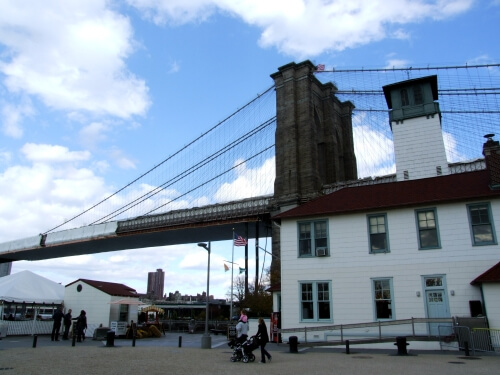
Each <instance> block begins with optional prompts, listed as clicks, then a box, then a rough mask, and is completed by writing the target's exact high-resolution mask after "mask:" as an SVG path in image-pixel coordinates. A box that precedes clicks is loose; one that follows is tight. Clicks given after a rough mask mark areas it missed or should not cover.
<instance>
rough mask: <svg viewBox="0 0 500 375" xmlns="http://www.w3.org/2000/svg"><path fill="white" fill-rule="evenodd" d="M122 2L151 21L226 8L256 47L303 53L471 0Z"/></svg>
mask: <svg viewBox="0 0 500 375" xmlns="http://www.w3.org/2000/svg"><path fill="white" fill-rule="evenodd" d="M128 3H129V4H131V5H133V6H135V7H136V8H138V9H139V10H141V11H142V12H143V14H144V15H145V17H146V18H148V19H151V20H152V21H153V22H155V23H157V24H182V23H186V22H203V21H205V20H207V19H208V18H209V17H210V16H211V15H213V14H214V13H216V12H218V11H219V12H223V13H229V14H231V15H232V16H234V17H238V18H241V19H242V20H243V21H244V22H246V23H248V24H250V25H254V26H257V27H259V28H260V29H261V30H262V33H261V36H260V40H259V44H260V45H261V46H262V47H264V48H267V47H273V48H277V49H278V50H279V51H281V52H283V53H285V54H287V55H291V56H294V57H298V58H305V57H310V56H316V55H319V54H321V53H323V52H327V51H342V50H344V49H346V48H354V47H357V46H360V45H364V44H367V43H370V42H374V41H378V40H381V39H384V38H387V37H392V38H405V39H406V38H408V37H409V36H408V34H407V33H406V32H405V31H404V29H403V28H402V27H401V25H404V24H406V23H414V22H420V21H422V20H424V19H435V20H439V19H445V18H447V17H451V16H454V15H456V14H460V13H463V12H465V11H467V10H468V9H469V8H470V7H471V6H472V4H473V0H434V1H428V0H281V1H268V0H196V1H184V0H128ZM311 25H314V26H311ZM393 28H396V29H395V30H392V29H393Z"/></svg>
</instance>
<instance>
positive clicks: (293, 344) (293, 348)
mask: <svg viewBox="0 0 500 375" xmlns="http://www.w3.org/2000/svg"><path fill="white" fill-rule="evenodd" d="M288 343H289V344H290V353H298V352H299V351H298V344H299V339H298V337H297V336H290V337H289V338H288Z"/></svg>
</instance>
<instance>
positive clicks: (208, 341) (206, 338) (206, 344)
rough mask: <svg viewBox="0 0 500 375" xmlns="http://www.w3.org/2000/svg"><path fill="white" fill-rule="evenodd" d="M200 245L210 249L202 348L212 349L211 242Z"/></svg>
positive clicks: (207, 249)
mask: <svg viewBox="0 0 500 375" xmlns="http://www.w3.org/2000/svg"><path fill="white" fill-rule="evenodd" d="M198 246H200V247H203V248H204V249H205V250H206V251H208V267H207V303H206V310H205V333H204V334H203V336H202V337H201V348H202V349H212V337H210V334H209V333H208V309H209V300H210V242H208V245H207V244H206V243H203V242H200V243H199V244H198Z"/></svg>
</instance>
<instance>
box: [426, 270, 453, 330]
mask: <svg viewBox="0 0 500 375" xmlns="http://www.w3.org/2000/svg"><path fill="white" fill-rule="evenodd" d="M443 278H444V277H443V276H437V277H426V278H425V280H424V281H425V288H426V290H425V297H426V301H425V302H426V308H427V317H428V318H449V317H450V309H449V307H448V300H447V298H446V290H445V286H444V282H443V281H444V280H443ZM440 325H441V326H445V325H447V324H444V323H429V334H430V335H432V336H439V334H440V332H439V326H440Z"/></svg>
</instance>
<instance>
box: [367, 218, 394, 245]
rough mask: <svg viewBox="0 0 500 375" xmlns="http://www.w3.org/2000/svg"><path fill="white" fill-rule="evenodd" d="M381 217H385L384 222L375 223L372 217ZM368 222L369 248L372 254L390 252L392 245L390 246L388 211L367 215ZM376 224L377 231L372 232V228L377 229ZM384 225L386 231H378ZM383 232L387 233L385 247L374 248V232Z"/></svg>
mask: <svg viewBox="0 0 500 375" xmlns="http://www.w3.org/2000/svg"><path fill="white" fill-rule="evenodd" d="M380 217H383V218H384V223H383V224H381V223H373V220H372V219H375V218H380ZM377 222H378V220H377ZM366 223H367V225H368V250H369V252H370V254H380V253H390V252H391V250H390V246H389V225H388V222H387V214H386V213H378V214H370V215H366ZM375 224H376V227H377V228H376V229H377V232H375V233H372V230H373V229H375ZM382 225H383V226H384V232H378V231H379V230H380V227H381V226H382ZM381 233H385V249H380V250H373V247H372V234H381Z"/></svg>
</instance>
